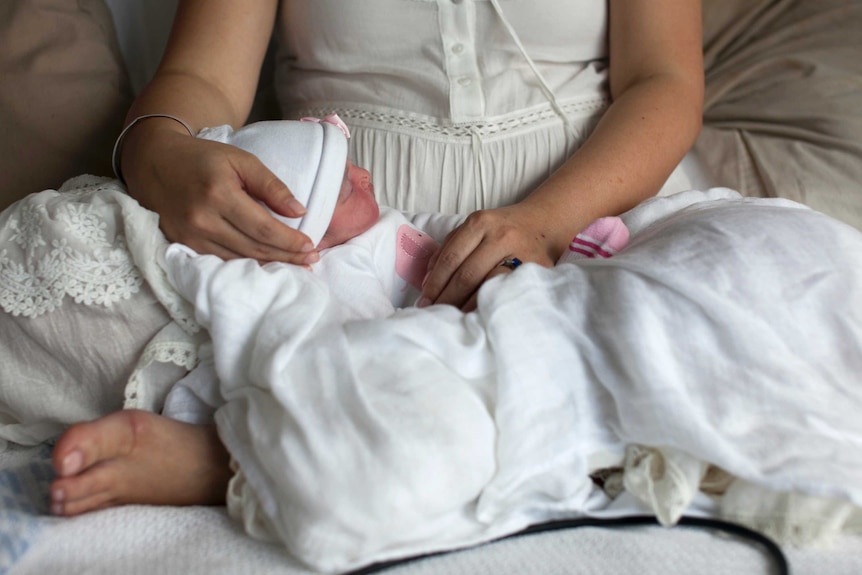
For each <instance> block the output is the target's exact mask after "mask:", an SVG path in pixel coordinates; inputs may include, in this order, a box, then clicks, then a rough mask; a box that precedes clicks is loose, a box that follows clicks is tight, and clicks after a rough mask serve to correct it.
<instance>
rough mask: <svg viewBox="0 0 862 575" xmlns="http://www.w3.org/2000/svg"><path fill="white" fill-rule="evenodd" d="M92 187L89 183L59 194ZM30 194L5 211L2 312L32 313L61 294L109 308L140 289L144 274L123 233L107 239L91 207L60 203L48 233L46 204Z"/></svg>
mask: <svg viewBox="0 0 862 575" xmlns="http://www.w3.org/2000/svg"><path fill="white" fill-rule="evenodd" d="M92 192H93V189H92V187H91V188H82V189H79V190H75V191H70V192H64V193H66V194H73V195H75V196H82V195H86V194H90V193H92ZM36 197H38V196H36ZM34 198H35V197H33V196H31V198H28V199H26V200H24V201H23V203H22V204H21V205H20V207H19V208H17V209H16V210H15V212H14V213H13V214H12V215H11V216H10V218H9V220H8V222H7V229H8V230H9V231H10V232H11V235H10V236H9V237H8V239H7V242H8V244H7V245H8V246H9V248H4V249H3V250H2V251H0V305H2V307H3V309H4V310H5V311H6V312H7V313H11V314H12V315H15V316H25V317H37V316H39V315H42V314H44V313H46V312H50V311H53V310H55V309H56V308H57V307H59V306H60V305H61V303H62V301H63V298H65V297H66V296H69V297H72V298H73V299H74V300H75V302H77V303H83V304H86V305H103V306H105V307H110V306H111V305H112V304H114V303H116V302H118V301H120V300H122V299H128V298H129V297H130V296H131V295H132V294H135V293H137V292H138V291H139V289H140V287H141V285H142V283H143V279H142V278H141V275H140V273H139V272H138V270H137V268H136V266H135V265H134V262H133V261H132V259H131V256H130V254H129V251H128V249H127V247H126V241H125V238H124V237H123V236H122V235H117V236H116V237H113V238H108V236H107V233H106V228H107V224H106V223H105V221H104V220H103V219H102V218H100V216H99V215H98V214H97V213H96V210H95V209H94V208H93V206H91V205H89V204H85V203H74V202H64V203H63V204H61V205H59V206H58V208H57V213H56V214H55V217H54V220H53V221H52V224H53V225H54V226H56V227H57V229H58V231H59V232H60V233H58V234H56V235H57V236H58V237H50V235H47V234H46V231H45V229H44V227H43V223H44V222H45V221H49V220H50V217H49V215H48V213H47V208H46V206H45V204H44V203H40V202H38V201H36V200H35V199H34ZM31 199H32V201H31ZM52 235H53V234H52ZM13 246H16V247H17V249H15V247H13ZM81 246H87V247H88V248H89V249H88V250H86V251H85V250H83V249H81Z"/></svg>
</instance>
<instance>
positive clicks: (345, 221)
mask: <svg viewBox="0 0 862 575" xmlns="http://www.w3.org/2000/svg"><path fill="white" fill-rule="evenodd" d="M379 217H380V208H379V206H378V205H377V200H376V199H375V198H374V184H372V183H371V174H369V173H368V170H365V169H363V168H359V167H357V166H354V165H353V164H352V163H350V160H348V161H347V167H346V168H345V170H344V181H343V182H342V183H341V191H339V192H338V203H336V204H335V212H334V213H333V214H332V221H330V222H329V228H327V230H326V233H325V234H324V235H323V239H321V240H320V244H318V246H317V248H318V249H321V250H322V249H325V248H330V247H332V246H337V245H339V244H343V243H344V242H346V241H347V240H349V239H352V238H355V237H356V236H358V235H359V234H361V233H362V232H364V231H365V230H367V229H368V228H370V227H371V226H373V225H374V224H375V223H376V222H377V219H378V218H379Z"/></svg>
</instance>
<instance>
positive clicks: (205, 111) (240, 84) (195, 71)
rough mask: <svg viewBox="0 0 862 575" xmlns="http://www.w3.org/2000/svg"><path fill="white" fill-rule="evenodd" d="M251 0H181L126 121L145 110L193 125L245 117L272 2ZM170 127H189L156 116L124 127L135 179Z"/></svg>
mask: <svg viewBox="0 0 862 575" xmlns="http://www.w3.org/2000/svg"><path fill="white" fill-rule="evenodd" d="M253 4H254V6H251V7H249V6H247V5H245V3H241V2H234V1H232V0H182V1H181V2H180V4H179V6H178V8H177V14H176V17H175V19H174V25H173V28H172V31H171V36H170V39H169V41H168V45H167V47H166V49H165V54H164V57H163V59H162V61H161V63H160V65H159V68H158V70H157V71H156V74H155V76H154V78H153V79H152V81H151V82H150V83H149V84H148V85H147V86H146V87H145V88H144V89H143V90H142V92H141V94H140V95H139V96H138V97H137V98H136V99H135V101H134V102H133V104H132V106H131V108H130V110H129V113H128V115H127V118H126V123H129V122H131V121H132V120H133V119H134V118H137V117H140V116H144V115H148V114H169V115H172V116H175V117H177V118H181V119H182V120H183V121H184V122H186V123H187V124H188V125H189V126H191V128H192V130H193V131H194V132H197V131H198V130H200V129H201V128H204V127H206V126H215V125H220V124H231V125H233V126H235V127H238V126H240V125H242V124H243V123H244V122H245V120H246V119H247V117H248V114H249V111H250V109H251V105H252V102H253V101H254V94H255V91H256V89H257V81H258V77H259V74H260V67H261V64H262V62H263V58H264V55H265V53H266V48H267V46H268V43H269V41H268V39H269V36H270V33H271V31H272V28H273V25H274V22H275V11H276V8H277V1H276V0H256V2H255V3H253ZM169 132H177V133H179V134H185V135H186V136H187V135H188V134H187V133H186V131H185V129H184V128H183V127H182V126H181V125H180V124H178V123H176V122H172V121H171V120H159V119H153V120H147V121H146V122H143V123H141V124H140V125H136V126H135V128H134V129H133V130H132V131H130V132H129V133H128V135H127V137H126V139H125V141H124V146H123V156H122V158H121V160H122V162H123V173H124V174H128V176H129V177H130V179H131V182H132V183H134V182H135V180H136V176H137V172H138V171H139V170H140V167H139V165H138V164H146V162H147V159H148V154H147V148H148V147H150V146H154V147H155V146H158V145H159V138H158V136H159V135H160V134H165V133H169ZM130 158H131V159H130ZM139 160H140V161H139ZM131 187H132V188H134V187H135V186H134V185H132V186H131Z"/></svg>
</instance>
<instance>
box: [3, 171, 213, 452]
mask: <svg viewBox="0 0 862 575" xmlns="http://www.w3.org/2000/svg"><path fill="white" fill-rule="evenodd" d="M167 245H168V242H167V240H166V238H165V237H164V236H163V235H162V233H161V231H160V230H159V228H158V216H157V215H156V214H154V213H153V212H150V211H149V210H146V209H144V208H143V207H141V206H140V205H139V204H138V203H137V202H136V201H135V200H134V199H133V198H131V197H130V196H128V195H127V194H126V193H125V190H124V188H123V187H122V186H120V185H119V184H118V182H117V181H116V180H109V179H105V178H97V177H93V176H81V177H78V178H73V179H72V180H69V181H68V182H66V183H65V184H64V185H63V186H62V187H61V188H60V189H59V190H45V191H43V192H40V193H37V194H32V195H30V196H28V197H26V198H24V199H23V200H21V201H20V202H18V203H16V204H14V205H13V206H10V207H9V208H8V209H7V210H5V211H4V212H3V213H2V214H0V246H2V248H0V307H2V310H3V312H4V313H0V358H2V365H0V377H2V379H3V380H4V381H22V382H27V385H26V386H24V385H20V386H9V388H8V389H5V388H4V389H0V412H2V413H3V414H4V417H3V418H2V420H0V439H6V440H8V441H12V442H15V443H21V444H35V443H39V442H41V441H45V440H47V439H50V437H51V436H52V435H53V434H55V433H57V432H58V431H59V430H60V429H62V426H64V425H68V424H69V423H72V422H75V421H81V420H85V419H92V418H95V417H99V416H102V415H105V414H107V413H108V412H110V411H114V410H117V409H121V408H123V407H126V408H129V407H135V408H139V409H149V410H159V409H161V405H162V403H163V401H164V396H165V395H166V394H167V391H168V389H169V388H170V386H171V385H172V384H173V383H174V382H176V381H177V380H178V379H180V378H181V377H183V376H184V375H185V373H186V372H187V371H188V370H190V369H191V368H192V367H193V366H194V365H195V364H196V363H197V361H198V358H197V346H198V344H199V343H200V341H202V340H203V338H205V334H202V333H201V332H200V329H199V327H198V325H197V323H196V322H195V320H194V316H193V311H192V309H191V307H190V306H189V305H188V304H187V303H186V302H185V301H184V300H183V299H182V298H181V297H180V296H179V295H178V294H177V293H176V292H175V291H174V290H173V288H172V287H171V286H170V284H169V283H168V281H167V277H166V276H165V273H164V271H163V269H162V267H161V265H160V264H159V261H160V259H161V257H162V254H163V252H164V250H165V249H166V247H167ZM36 422H38V423H36Z"/></svg>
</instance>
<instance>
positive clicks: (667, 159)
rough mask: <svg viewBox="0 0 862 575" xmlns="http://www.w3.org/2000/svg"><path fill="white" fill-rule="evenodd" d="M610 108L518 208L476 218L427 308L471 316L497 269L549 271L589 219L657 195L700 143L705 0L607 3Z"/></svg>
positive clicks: (430, 288) (441, 259)
mask: <svg viewBox="0 0 862 575" xmlns="http://www.w3.org/2000/svg"><path fill="white" fill-rule="evenodd" d="M609 11H610V17H609V27H610V29H609V37H610V88H611V96H612V104H611V106H610V107H609V108H608V110H607V112H606V113H605V115H604V116H603V117H602V119H601V121H600V122H599V124H598V125H597V127H596V129H595V131H594V132H593V133H592V135H591V136H590V137H589V138H588V139H587V141H586V142H585V143H584V145H583V146H581V148H580V149H578V151H577V152H576V153H575V154H573V155H572V156H571V157H570V158H569V159H568V160H567V161H566V162H565V163H564V164H563V166H562V167H560V169H559V170H557V171H556V172H555V173H554V174H553V175H552V176H551V177H550V178H548V179H547V180H546V181H545V182H543V183H542V184H541V185H540V186H539V187H538V188H536V189H535V190H534V191H533V192H532V193H531V194H530V195H529V196H528V197H527V198H526V199H524V200H523V201H522V202H520V203H518V204H515V205H512V206H507V207H503V208H498V209H494V210H484V211H480V212H476V213H474V214H472V215H470V216H469V217H468V218H467V220H466V222H465V223H464V224H463V225H462V226H461V227H459V228H458V229H457V230H455V232H453V233H452V234H451V235H450V236H449V238H448V239H447V241H446V243H445V244H444V246H443V248H442V249H441V250H440V251H439V252H438V254H437V256H436V257H435V259H434V260H432V262H431V267H430V270H431V272H430V273H429V275H428V278H427V280H426V284H425V287H424V290H423V295H424V297H425V298H427V299H425V301H424V302H423V303H431V302H435V303H449V304H453V305H457V306H461V307H464V308H465V309H470V308H472V307H474V306H475V292H476V290H477V289H478V287H479V286H480V285H481V284H482V282H484V281H485V280H486V279H488V278H490V277H492V276H494V275H496V274H498V273H503V271H504V270H505V268H498V267H497V264H498V263H499V262H500V261H501V260H503V259H504V258H511V257H517V258H519V259H521V260H522V261H525V262H536V263H539V264H542V265H545V266H551V265H553V263H554V262H555V261H556V260H557V259H558V258H559V256H560V255H561V254H562V253H563V251H564V250H565V249H566V247H567V246H568V244H569V242H570V241H571V239H572V238H573V237H574V236H575V235H576V234H577V233H578V232H580V231H582V230H583V229H584V228H585V227H586V226H587V225H589V224H590V223H591V222H592V221H594V220H596V219H597V218H599V217H602V216H608V215H616V214H619V213H622V212H624V211H626V210H628V209H630V208H632V207H634V206H635V205H637V204H638V203H640V202H641V201H643V200H644V199H646V198H648V197H650V196H652V195H655V194H656V193H657V192H658V191H659V189H660V188H661V186H662V184H663V183H664V182H665V181H666V180H667V178H668V176H669V175H670V173H671V172H672V171H673V169H674V168H675V167H676V166H677V164H678V163H679V162H680V161H681V160H682V158H683V156H684V155H685V153H686V152H687V151H688V150H689V148H690V147H691V146H692V145H693V144H694V141H695V138H696V137H697V135H698V133H699V132H700V127H701V119H702V106H703V90H704V88H703V60H702V40H701V12H700V2H697V1H693V0H610V8H609Z"/></svg>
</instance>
